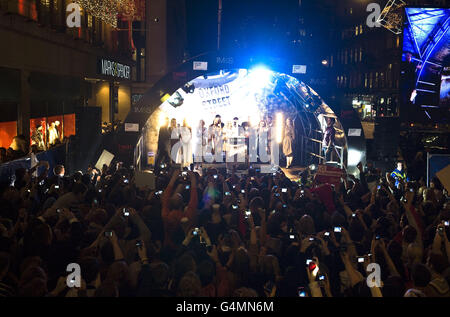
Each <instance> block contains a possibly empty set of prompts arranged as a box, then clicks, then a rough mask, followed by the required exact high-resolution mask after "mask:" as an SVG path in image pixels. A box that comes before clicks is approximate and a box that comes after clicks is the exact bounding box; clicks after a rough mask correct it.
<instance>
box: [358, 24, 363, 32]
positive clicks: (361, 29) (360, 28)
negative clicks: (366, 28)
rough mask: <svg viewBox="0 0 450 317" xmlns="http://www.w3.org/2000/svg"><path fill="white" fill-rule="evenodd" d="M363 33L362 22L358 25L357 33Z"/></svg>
mask: <svg viewBox="0 0 450 317" xmlns="http://www.w3.org/2000/svg"><path fill="white" fill-rule="evenodd" d="M362 33H363V26H362V24H360V25H359V34H362Z"/></svg>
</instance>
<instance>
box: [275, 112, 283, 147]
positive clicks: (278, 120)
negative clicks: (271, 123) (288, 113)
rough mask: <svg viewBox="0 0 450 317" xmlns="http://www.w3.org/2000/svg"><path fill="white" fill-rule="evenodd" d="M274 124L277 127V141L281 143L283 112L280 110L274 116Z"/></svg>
mask: <svg viewBox="0 0 450 317" xmlns="http://www.w3.org/2000/svg"><path fill="white" fill-rule="evenodd" d="M275 120H276V121H275V122H276V123H275V126H276V129H277V143H281V141H282V140H283V124H284V122H283V114H282V113H281V112H278V113H277V114H276V116H275Z"/></svg>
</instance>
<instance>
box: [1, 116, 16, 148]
mask: <svg viewBox="0 0 450 317" xmlns="http://www.w3.org/2000/svg"><path fill="white" fill-rule="evenodd" d="M16 135H17V121H9V122H0V147H3V148H5V149H7V148H9V146H10V145H11V142H12V139H13V138H14V137H15V136H16Z"/></svg>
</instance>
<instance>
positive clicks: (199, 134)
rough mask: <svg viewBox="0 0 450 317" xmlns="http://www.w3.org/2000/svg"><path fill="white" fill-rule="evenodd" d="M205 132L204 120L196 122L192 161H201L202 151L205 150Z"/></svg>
mask: <svg viewBox="0 0 450 317" xmlns="http://www.w3.org/2000/svg"><path fill="white" fill-rule="evenodd" d="M206 140H207V132H206V128H205V121H203V120H200V121H199V122H198V126H197V130H196V131H195V147H194V162H195V163H201V162H203V154H204V153H203V151H205V150H206Z"/></svg>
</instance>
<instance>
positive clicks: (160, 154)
mask: <svg viewBox="0 0 450 317" xmlns="http://www.w3.org/2000/svg"><path fill="white" fill-rule="evenodd" d="M170 133H171V131H170V128H169V118H168V117H166V118H165V119H164V124H163V125H162V126H161V127H160V128H159V134H158V151H157V154H156V163H155V166H156V167H159V166H160V165H161V164H164V163H169V162H170V144H171V141H170Z"/></svg>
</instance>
